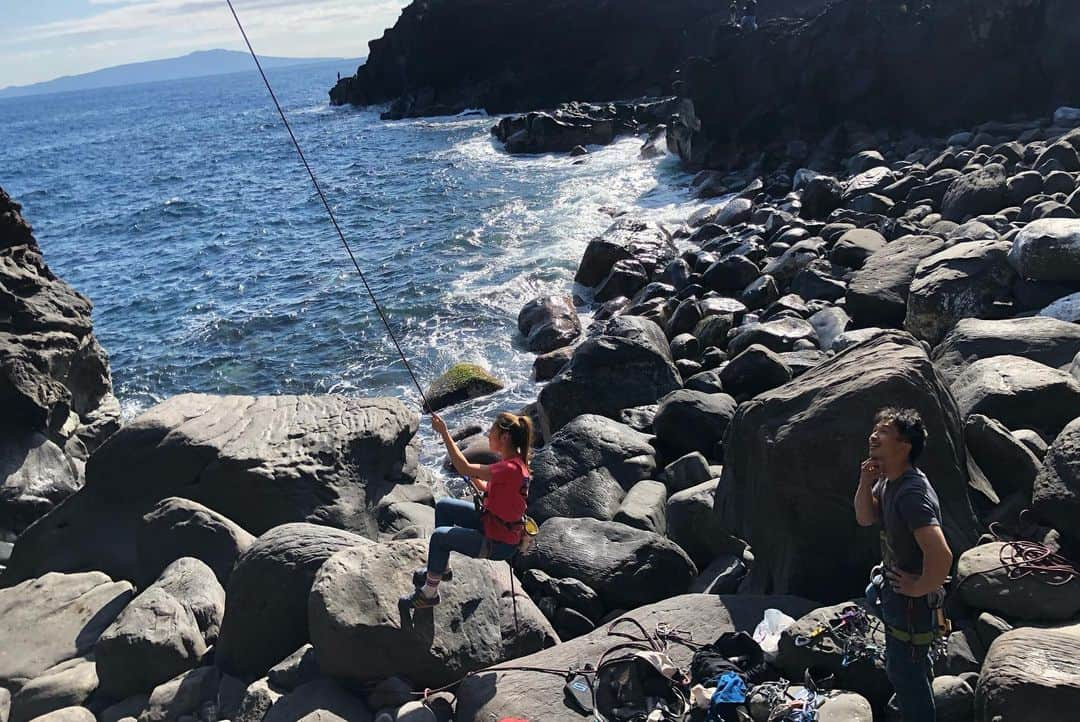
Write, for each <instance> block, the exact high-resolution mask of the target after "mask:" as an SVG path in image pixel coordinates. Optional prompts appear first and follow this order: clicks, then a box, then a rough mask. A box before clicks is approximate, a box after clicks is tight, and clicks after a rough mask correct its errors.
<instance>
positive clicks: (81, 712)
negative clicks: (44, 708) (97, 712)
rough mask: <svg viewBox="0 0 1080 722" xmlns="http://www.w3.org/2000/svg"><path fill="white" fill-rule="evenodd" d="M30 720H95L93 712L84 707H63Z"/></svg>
mask: <svg viewBox="0 0 1080 722" xmlns="http://www.w3.org/2000/svg"><path fill="white" fill-rule="evenodd" d="M32 722H96V720H95V719H94V713H93V712H91V711H90V710H88V709H86V708H85V707H64V708H63V709H58V710H56V711H54V712H49V713H48V714H43V715H41V716H40V717H35V718H34V719H33V720H32Z"/></svg>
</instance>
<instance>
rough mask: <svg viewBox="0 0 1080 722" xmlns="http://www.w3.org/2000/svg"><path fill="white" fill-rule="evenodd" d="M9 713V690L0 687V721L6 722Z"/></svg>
mask: <svg viewBox="0 0 1080 722" xmlns="http://www.w3.org/2000/svg"><path fill="white" fill-rule="evenodd" d="M10 713H11V692H8V691H7V690H6V689H5V688H3V687H0V722H8V715H9V714H10Z"/></svg>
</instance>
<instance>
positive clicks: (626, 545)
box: [520, 517, 697, 609]
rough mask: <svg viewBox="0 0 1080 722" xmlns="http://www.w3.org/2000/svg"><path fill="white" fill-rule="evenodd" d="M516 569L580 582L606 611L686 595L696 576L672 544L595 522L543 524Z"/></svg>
mask: <svg viewBox="0 0 1080 722" xmlns="http://www.w3.org/2000/svg"><path fill="white" fill-rule="evenodd" d="M520 564H521V566H522V567H524V568H529V569H533V568H535V569H539V570H541V571H543V572H546V573H547V574H549V575H551V576H553V577H557V578H562V577H573V578H574V579H578V580H580V581H582V582H584V583H585V584H586V585H587V586H589V587H591V588H592V589H594V590H596V593H597V594H599V595H600V599H601V600H602V601H603V602H604V605H605V606H606V607H607V608H608V609H633V608H635V607H639V606H641V605H643V604H650V603H652V602H656V601H659V600H660V599H663V598H665V597H668V596H671V594H673V593H678V592H680V591H682V590H685V589H686V588H687V587H688V586H689V585H690V582H691V581H693V579H694V577H695V576H697V568H696V567H695V566H694V563H693V562H692V561H691V560H690V557H688V556H687V555H686V552H684V551H683V550H682V549H680V548H679V547H678V546H677V545H675V544H674V543H673V542H671V541H669V540H667V539H665V538H664V537H662V536H659V535H657V534H653V533H652V532H648V531H643V530H641V529H634V528H632V527H628V526H626V525H625V524H619V523H617V522H611V521H598V520H596V519H566V518H561V517H556V518H553V519H548V520H547V521H545V522H544V523H543V524H542V525H541V526H540V533H539V534H537V536H536V541H535V543H534V544H533V545H532V548H530V549H529V551H528V552H527V553H525V554H523V555H521V557H520Z"/></svg>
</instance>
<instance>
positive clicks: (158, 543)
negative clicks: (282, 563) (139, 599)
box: [135, 496, 255, 587]
mask: <svg viewBox="0 0 1080 722" xmlns="http://www.w3.org/2000/svg"><path fill="white" fill-rule="evenodd" d="M254 540H255V537H253V536H252V535H251V534H248V533H247V532H246V531H245V530H244V529H242V528H241V527H240V526H239V525H238V524H236V523H234V522H232V521H231V520H229V519H227V518H226V517H224V516H222V515H221V514H218V513H217V512H215V511H213V510H212V509H207V508H206V507H205V506H203V505H202V504H198V503H196V502H193V501H189V500H188V499H181V498H178V497H175V496H171V497H168V498H166V499H162V500H161V502H160V503H159V504H158V505H157V506H155V507H154V509H153V510H152V511H151V512H150V513H148V514H146V516H144V517H143V520H142V524H140V525H139V527H138V530H137V531H136V533H135V543H136V545H137V547H138V551H137V561H138V571H139V575H138V580H139V584H140V585H141V586H142V587H146V586H148V585H150V584H151V583H153V581H154V580H155V579H157V578H158V577H159V576H160V575H161V572H162V571H164V570H165V567H167V566H169V565H170V564H172V563H173V562H174V561H176V560H177V559H180V558H182V557H194V558H195V559H198V560H200V561H202V562H204V563H206V564H207V565H208V566H209V567H210V568H211V569H213V570H214V574H215V575H216V576H217V579H218V581H219V582H220V583H221V584H222V585H225V584H228V582H229V575H230V574H231V573H232V568H233V565H234V564H235V563H236V558H237V557H238V556H240V555H241V554H242V553H243V552H244V551H245V550H247V548H248V547H249V546H251V543H252V542H253V541H254Z"/></svg>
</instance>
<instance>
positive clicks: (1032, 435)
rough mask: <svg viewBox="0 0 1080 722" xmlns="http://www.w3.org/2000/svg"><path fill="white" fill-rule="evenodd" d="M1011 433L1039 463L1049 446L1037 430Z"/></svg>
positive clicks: (1018, 430)
mask: <svg viewBox="0 0 1080 722" xmlns="http://www.w3.org/2000/svg"><path fill="white" fill-rule="evenodd" d="M1073 375H1074V376H1075V374H1073ZM1012 434H1013V436H1015V437H1016V438H1017V439H1018V440H1019V441H1020V442H1021V443H1022V444H1023V445H1024V446H1026V447H1027V448H1028V451H1030V452H1031V453H1032V454H1035V458H1037V459H1038V460H1039V462H1040V463H1041V462H1042V460H1043V458H1044V457H1045V456H1046V451H1047V449H1048V448H1049V447H1048V446H1047V443H1046V441H1045V440H1044V439H1043V437H1042V436H1040V435H1039V432H1037V431H1033V430H1031V429H1016V430H1015V431H1013V432H1012Z"/></svg>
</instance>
